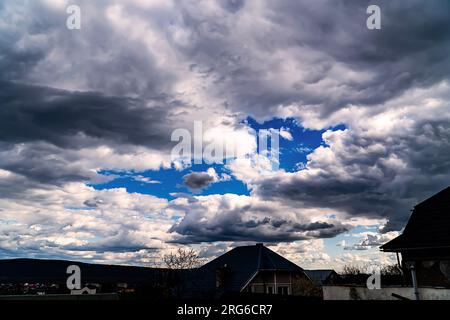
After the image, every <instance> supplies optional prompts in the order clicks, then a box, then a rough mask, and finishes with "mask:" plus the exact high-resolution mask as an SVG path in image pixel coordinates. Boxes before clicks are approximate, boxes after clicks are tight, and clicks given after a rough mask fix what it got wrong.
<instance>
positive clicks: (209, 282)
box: [199, 244, 303, 292]
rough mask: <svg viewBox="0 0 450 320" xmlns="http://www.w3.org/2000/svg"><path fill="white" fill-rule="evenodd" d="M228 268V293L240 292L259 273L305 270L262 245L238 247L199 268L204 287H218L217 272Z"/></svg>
mask: <svg viewBox="0 0 450 320" xmlns="http://www.w3.org/2000/svg"><path fill="white" fill-rule="evenodd" d="M224 266H226V268H228V269H229V270H230V274H229V279H228V280H227V284H226V290H227V291H237V292H238V291H240V290H241V289H242V288H244V287H245V285H246V284H247V283H248V282H249V281H250V280H251V279H252V278H253V276H254V275H255V274H256V272H257V271H262V270H277V271H291V272H303V269H302V268H300V267H299V266H297V265H296V264H294V263H292V262H291V261H289V260H287V259H285V258H283V257H282V256H280V255H279V254H277V253H275V252H273V251H272V250H270V249H269V248H267V247H265V246H264V245H262V244H256V245H253V246H242V247H236V248H234V249H232V250H230V251H228V252H227V253H225V254H223V255H221V256H220V257H218V258H216V259H214V260H212V261H210V262H208V263H207V264H205V265H204V266H202V267H200V268H199V272H200V274H202V276H203V287H205V288H215V287H216V271H217V270H219V269H220V268H223V267H224Z"/></svg>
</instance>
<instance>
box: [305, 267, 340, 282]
mask: <svg viewBox="0 0 450 320" xmlns="http://www.w3.org/2000/svg"><path fill="white" fill-rule="evenodd" d="M304 271H305V273H306V275H307V276H308V277H309V278H310V279H311V280H312V281H314V282H315V283H317V284H324V283H325V282H326V281H327V280H328V278H329V277H330V276H331V275H332V274H337V273H336V271H334V270H333V269H324V270H304Z"/></svg>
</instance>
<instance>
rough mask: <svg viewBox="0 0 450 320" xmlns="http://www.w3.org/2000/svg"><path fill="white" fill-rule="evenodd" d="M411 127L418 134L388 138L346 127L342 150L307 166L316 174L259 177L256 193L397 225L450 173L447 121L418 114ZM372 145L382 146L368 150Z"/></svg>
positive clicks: (393, 227) (392, 226) (442, 185)
mask: <svg viewBox="0 0 450 320" xmlns="http://www.w3.org/2000/svg"><path fill="white" fill-rule="evenodd" d="M444 99H445V97H444ZM412 131H413V132H415V133H416V134H415V135H411V134H409V133H408V132H405V133H404V134H401V135H390V136H389V140H390V141H389V143H387V142H386V139H387V138H386V137H384V136H382V137H375V136H366V137H364V138H361V137H360V136H358V135H354V134H351V132H348V134H347V135H345V138H343V139H341V140H339V142H340V143H342V145H341V146H340V149H339V150H336V149H334V151H333V153H332V154H330V156H331V155H332V156H333V157H335V160H334V161H331V162H327V164H326V165H325V164H324V163H321V162H316V161H314V160H313V161H311V162H310V163H309V164H308V170H318V172H319V173H317V174H315V175H313V176H307V175H305V173H306V171H305V172H303V173H297V174H292V175H290V176H288V177H287V176H275V177H271V178H268V179H261V181H260V182H259V183H258V185H257V187H256V194H258V195H259V196H260V197H262V198H264V199H272V200H275V199H277V200H281V201H285V202H292V203H293V205H294V206H295V205H301V206H302V207H324V208H335V209H340V210H343V211H345V212H347V213H348V214H349V215H351V216H365V217H372V218H386V219H388V220H389V222H388V225H387V226H386V228H385V229H384V231H391V230H400V229H401V228H402V227H404V224H405V222H406V221H407V219H408V218H409V215H410V210H411V209H412V207H413V206H414V205H415V204H417V203H418V202H420V201H422V200H424V199H426V198H427V197H429V196H431V195H433V194H434V193H436V192H438V191H440V190H441V189H443V188H445V187H446V186H448V184H449V180H448V177H449V176H450V154H449V153H447V152H442V151H443V150H447V149H448V150H450V129H449V127H448V120H442V121H441V120H433V121H430V120H427V119H424V120H420V119H417V120H416V122H415V125H414V126H413V128H412ZM376 145H378V146H383V147H382V148H376V149H373V150H374V151H368V150H371V148H373V147H374V146H376ZM312 159H314V158H312ZM387 159H394V162H390V161H389V160H387ZM295 203H297V204H295Z"/></svg>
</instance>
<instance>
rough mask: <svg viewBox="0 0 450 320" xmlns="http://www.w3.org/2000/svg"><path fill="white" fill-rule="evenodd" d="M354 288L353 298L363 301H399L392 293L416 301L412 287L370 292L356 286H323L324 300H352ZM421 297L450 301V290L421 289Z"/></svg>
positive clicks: (387, 288)
mask: <svg viewBox="0 0 450 320" xmlns="http://www.w3.org/2000/svg"><path fill="white" fill-rule="evenodd" d="M352 288H353V296H355V295H357V296H358V297H359V299H361V300H398V299H397V298H395V297H393V296H392V293H396V294H398V295H400V296H403V297H405V298H408V299H411V300H415V296H414V289H413V288H412V287H386V288H381V289H379V290H376V289H374V290H369V289H367V288H366V287H356V286H323V299H324V300H352V295H351V290H352ZM419 297H420V299H421V300H450V289H443V288H442V289H440V288H419Z"/></svg>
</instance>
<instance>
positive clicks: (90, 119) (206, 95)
mask: <svg viewBox="0 0 450 320" xmlns="http://www.w3.org/2000/svg"><path fill="white" fill-rule="evenodd" d="M69 4H76V5H78V6H79V7H80V8H81V22H82V25H81V30H69V29H67V28H66V19H67V17H68V15H67V14H66V8H67V6H68V5H69ZM370 4H377V5H379V6H380V8H381V26H382V28H381V30H368V29H367V27H366V19H367V17H368V15H367V13H366V9H367V7H368V6H369V5H370ZM449 78H450V5H449V2H448V1H447V0H432V1H424V0H423V1H418V0H408V1H392V0H389V1H364V0H361V1H346V0H340V1H324V0H316V1H298V0H283V1H263V0H261V1H250V0H248V1H246V0H196V1H194V0H186V1H177V0H167V1H163V0H123V1H106V0H98V1H88V0H86V1H82V0H73V1H70V2H69V1H68V0H33V1H23V0H3V1H0V258H13V257H36V258H64V259H75V260H82V261H91V262H100V263H120V264H136V265H154V264H158V263H159V262H160V259H161V257H162V256H163V255H164V254H165V253H167V252H170V251H171V250H174V249H176V248H178V247H188V246H189V247H192V248H194V249H196V250H198V251H199V252H200V254H201V256H202V257H203V258H204V259H210V258H212V257H214V256H216V255H217V254H220V253H222V252H224V251H225V250H228V249H230V248H231V247H233V246H237V245H242V244H249V243H250V244H252V243H255V242H264V243H265V244H267V245H270V246H271V248H272V249H273V250H276V251H277V252H279V253H281V254H283V255H285V256H286V257H288V258H290V259H292V260H293V261H294V262H296V263H298V264H299V265H300V266H302V267H305V268H328V267H334V268H338V269H339V268H341V267H342V266H343V265H345V264H358V263H368V262H370V263H372V264H380V263H390V262H392V261H394V260H393V257H392V256H390V255H389V254H386V253H380V252H379V250H378V246H379V245H380V244H382V243H384V242H386V241H388V240H389V239H392V238H393V237H395V236H396V235H398V234H399V232H401V230H402V228H403V227H404V224H405V222H406V221H407V219H408V217H409V214H410V210H411V208H412V206H413V205H414V204H416V203H417V202H419V201H420V200H422V199H424V198H426V197H428V196H430V195H432V194H434V193H436V192H438V191H439V190H441V189H442V188H444V187H446V186H448V185H450V125H449V123H450V102H449V99H450V79H449ZM194 121H201V122H202V125H203V132H204V137H203V140H204V144H205V145H208V144H210V145H211V144H212V145H221V144H222V145H227V146H231V147H236V148H237V149H238V150H239V152H237V154H236V156H235V157H234V158H232V159H227V160H229V161H227V162H226V163H224V164H220V163H215V164H208V163H202V164H193V163H189V162H187V161H186V159H185V158H180V159H173V158H172V157H171V150H172V148H173V147H174V146H175V144H176V143H175V142H172V141H171V135H172V133H173V132H174V130H175V129H186V130H188V131H189V132H191V133H192V135H193V128H194ZM261 129H268V130H269V129H278V130H280V131H279V132H280V161H279V163H280V166H279V168H274V167H273V166H271V163H270V161H269V159H268V158H267V157H266V154H261V153H260V154H258V153H255V150H256V149H257V142H256V141H255V139H254V136H253V135H252V132H253V130H256V131H258V130H261ZM192 140H193V141H194V140H195V142H198V137H197V136H196V137H194V136H192Z"/></svg>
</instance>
